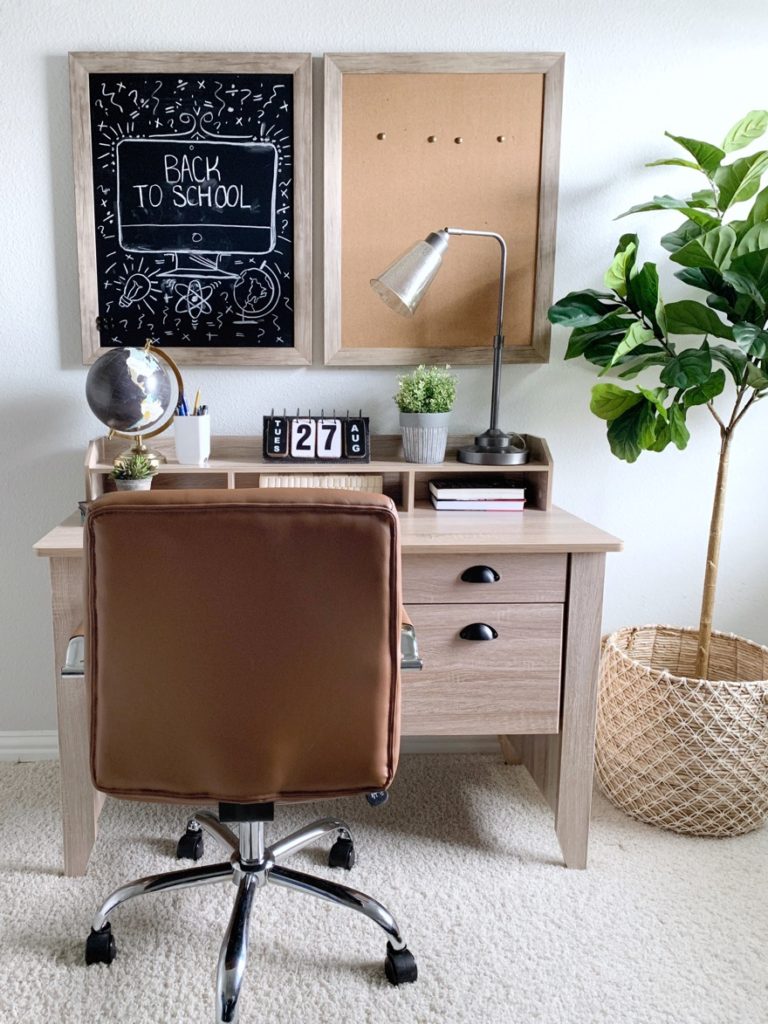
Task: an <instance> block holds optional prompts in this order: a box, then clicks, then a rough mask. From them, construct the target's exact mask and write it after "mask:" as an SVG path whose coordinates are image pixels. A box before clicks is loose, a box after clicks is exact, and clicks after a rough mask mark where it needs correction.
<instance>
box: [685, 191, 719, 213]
mask: <svg viewBox="0 0 768 1024" xmlns="http://www.w3.org/2000/svg"><path fill="white" fill-rule="evenodd" d="M691 199H692V200H694V201H695V202H696V205H698V204H699V203H701V204H702V206H705V207H706V208H707V209H709V210H716V209H717V195H716V193H715V190H714V189H713V188H700V189H699V190H698V192H691Z"/></svg>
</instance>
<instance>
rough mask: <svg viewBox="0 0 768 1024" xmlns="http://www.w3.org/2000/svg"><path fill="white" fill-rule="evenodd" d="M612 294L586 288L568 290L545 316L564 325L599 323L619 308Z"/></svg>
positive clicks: (583, 325) (584, 325)
mask: <svg viewBox="0 0 768 1024" xmlns="http://www.w3.org/2000/svg"><path fill="white" fill-rule="evenodd" d="M612 299H613V296H612V295H609V294H606V293H604V292H596V291H593V290H592V289H591V288H587V289H586V290H585V291H583V292H569V293H568V295H566V296H565V298H563V299H560V300H559V302H556V303H555V304H554V306H550V307H549V312H548V313H547V316H548V317H549V320H550V322H551V323H553V324H563V325H564V326H566V327H588V326H589V325H590V324H596V323H599V322H600V321H601V320H602V319H603V318H604V317H605V316H607V315H608V313H612V312H614V310H617V309H620V308H621V307H620V306H619V305H617V303H616V302H613V301H606V300H612Z"/></svg>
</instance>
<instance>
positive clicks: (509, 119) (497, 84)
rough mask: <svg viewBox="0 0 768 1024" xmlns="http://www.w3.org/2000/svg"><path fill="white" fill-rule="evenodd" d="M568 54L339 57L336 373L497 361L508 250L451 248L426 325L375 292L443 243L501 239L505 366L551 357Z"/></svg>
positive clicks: (329, 120) (334, 189)
mask: <svg viewBox="0 0 768 1024" xmlns="http://www.w3.org/2000/svg"><path fill="white" fill-rule="evenodd" d="M562 83H563V55H562V54H560V53H463V54H462V53H339V54H326V55H325V84H324V89H325V96H324V108H325V129H324V130H325V140H324V168H325V170H324V176H325V187H324V220H325V237H324V245H325V257H324V264H325V282H324V285H325V303H324V308H325V362H326V363H330V364H333V365H341V366H356V365H384V364H399V365H407V364H416V363H424V362H433V363H446V362H447V363H451V364H455V365H458V364H471V363H489V362H490V360H491V339H492V336H493V333H494V330H495V321H496V303H497V297H498V272H499V262H498V259H499V257H498V248H497V247H496V246H495V244H493V243H492V242H491V243H490V244H489V242H488V240H487V239H478V238H466V237H465V238H460V239H455V240H453V241H452V242H451V245H450V249H449V251H448V252H447V253H446V255H445V257H444V259H443V267H442V269H441V271H440V274H439V275H438V277H437V279H436V280H435V282H434V284H433V285H432V286H431V287H430V290H429V294H428V295H427V296H426V297H425V299H424V301H423V302H422V304H421V306H420V308H419V310H418V313H417V314H416V315H415V316H414V317H413V318H411V319H405V318H403V317H399V316H397V315H396V314H394V313H392V311H391V310H389V309H387V308H386V306H385V305H384V304H383V303H382V302H381V301H380V299H379V298H378V296H377V295H376V294H375V293H374V292H373V290H372V289H371V288H370V286H369V280H370V279H371V278H374V277H377V276H378V275H379V274H380V273H381V272H382V271H383V270H384V269H385V267H387V266H388V265H389V264H390V263H392V262H393V261H394V260H395V259H396V258H397V257H398V256H400V255H401V254H402V253H403V252H405V251H407V250H408V249H409V248H410V247H411V246H412V245H413V244H414V243H415V242H417V241H419V240H420V239H423V238H425V237H426V236H427V235H428V234H429V233H430V232H432V231H438V230H439V229H441V228H444V227H447V226H451V227H458V228H466V229H479V230H482V231H495V232H498V233H499V234H501V235H502V236H503V237H504V239H505V240H506V242H507V245H508V248H509V262H508V265H507V278H506V289H507V301H506V318H505V333H506V346H505V349H504V360H505V361H506V362H529V363H537V362H545V361H546V360H547V359H548V358H549V323H548V321H547V315H546V314H547V308H548V306H549V304H550V303H551V301H552V282H553V274H554V251H555V230H556V215H557V192H558V169H559V152H560V111H561V105H562Z"/></svg>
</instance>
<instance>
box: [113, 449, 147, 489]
mask: <svg viewBox="0 0 768 1024" xmlns="http://www.w3.org/2000/svg"><path fill="white" fill-rule="evenodd" d="M156 472H157V470H156V469H155V467H154V465H153V464H152V462H151V461H150V460H149V459H148V458H147V456H146V455H143V454H142V453H141V452H133V453H132V454H131V455H127V456H126V457H125V458H121V459H120V460H119V461H118V462H116V463H115V468H114V469H113V470H112V472H111V474H110V476H111V477H112V479H113V480H114V481H115V486H116V487H117V489H118V491H148V490H149V489H150V487H151V486H152V477H153V476H154V475H155V473H156Z"/></svg>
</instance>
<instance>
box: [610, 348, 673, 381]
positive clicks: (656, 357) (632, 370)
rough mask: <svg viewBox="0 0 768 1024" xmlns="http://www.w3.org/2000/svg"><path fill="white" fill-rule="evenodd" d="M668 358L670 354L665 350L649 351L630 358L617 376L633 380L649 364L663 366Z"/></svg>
mask: <svg viewBox="0 0 768 1024" xmlns="http://www.w3.org/2000/svg"><path fill="white" fill-rule="evenodd" d="M635 354H636V353H635ZM669 360H670V356H669V355H668V354H667V353H666V352H651V353H650V354H648V355H642V356H639V357H638V358H637V359H634V360H631V361H630V362H629V363H628V365H627V366H626V367H624V366H622V370H621V373H619V374H618V376H619V377H620V378H621V380H633V378H635V377H637V375H638V374H639V373H642V372H643V370H647V369H648V367H649V366H664V365H665V364H666V363H668V362H669Z"/></svg>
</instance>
